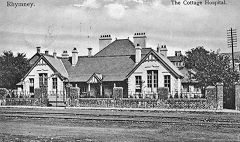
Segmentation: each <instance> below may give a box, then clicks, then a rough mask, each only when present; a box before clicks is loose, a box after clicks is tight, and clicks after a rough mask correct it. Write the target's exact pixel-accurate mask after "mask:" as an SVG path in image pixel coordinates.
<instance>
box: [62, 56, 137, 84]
mask: <svg viewBox="0 0 240 142" xmlns="http://www.w3.org/2000/svg"><path fill="white" fill-rule="evenodd" d="M62 62H63V64H64V66H65V68H66V69H67V71H68V73H69V81H70V82H78V81H81V82H86V81H87V80H88V79H89V78H90V77H91V76H92V74H93V73H101V74H102V80H103V81H123V80H124V79H126V75H127V74H128V73H129V72H130V71H131V70H132V69H133V67H134V65H135V62H134V58H133V56H132V55H130V56H129V55H125V56H124V55H123V56H110V57H107V56H105V57H95V56H93V57H78V62H77V64H76V66H74V67H73V66H72V65H71V59H70V60H69V59H62Z"/></svg>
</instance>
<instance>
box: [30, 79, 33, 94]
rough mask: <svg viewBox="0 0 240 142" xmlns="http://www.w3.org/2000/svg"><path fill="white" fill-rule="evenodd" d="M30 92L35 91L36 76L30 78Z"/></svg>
mask: <svg viewBox="0 0 240 142" xmlns="http://www.w3.org/2000/svg"><path fill="white" fill-rule="evenodd" d="M29 93H34V78H29Z"/></svg>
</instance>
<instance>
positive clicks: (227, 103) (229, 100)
mask: <svg viewBox="0 0 240 142" xmlns="http://www.w3.org/2000/svg"><path fill="white" fill-rule="evenodd" d="M223 108H225V109H235V86H234V85H224V87H223Z"/></svg>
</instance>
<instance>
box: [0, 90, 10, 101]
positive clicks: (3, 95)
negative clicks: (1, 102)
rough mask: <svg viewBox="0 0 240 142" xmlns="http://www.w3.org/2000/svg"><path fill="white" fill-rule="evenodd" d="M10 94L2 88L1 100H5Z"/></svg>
mask: <svg viewBox="0 0 240 142" xmlns="http://www.w3.org/2000/svg"><path fill="white" fill-rule="evenodd" d="M7 94H8V90H7V89H6V88H0V99H4V98H5V97H6V96H7Z"/></svg>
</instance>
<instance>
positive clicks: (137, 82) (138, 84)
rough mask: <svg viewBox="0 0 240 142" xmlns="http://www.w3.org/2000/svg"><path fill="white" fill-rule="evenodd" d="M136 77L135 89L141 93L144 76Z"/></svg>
mask: <svg viewBox="0 0 240 142" xmlns="http://www.w3.org/2000/svg"><path fill="white" fill-rule="evenodd" d="M135 79H136V90H135V92H137V93H141V92H142V88H141V84H142V76H135Z"/></svg>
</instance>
